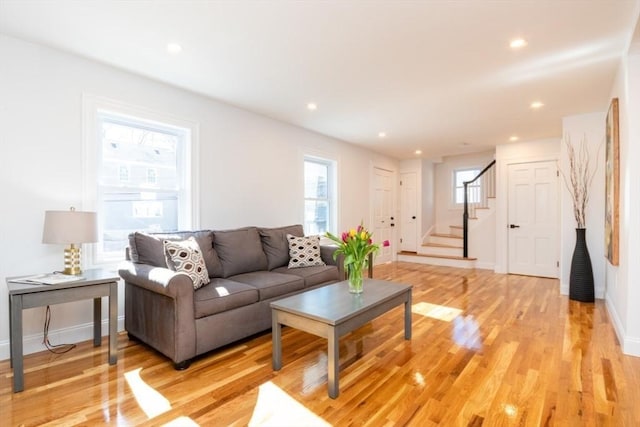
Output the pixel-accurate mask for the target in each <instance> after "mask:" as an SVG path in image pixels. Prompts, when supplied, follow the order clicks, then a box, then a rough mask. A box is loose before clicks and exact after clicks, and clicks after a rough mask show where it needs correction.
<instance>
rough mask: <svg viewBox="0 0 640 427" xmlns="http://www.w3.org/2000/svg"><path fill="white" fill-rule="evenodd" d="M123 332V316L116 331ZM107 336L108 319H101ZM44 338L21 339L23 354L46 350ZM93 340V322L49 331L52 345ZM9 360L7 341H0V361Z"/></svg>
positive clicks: (36, 335) (104, 334) (29, 336)
mask: <svg viewBox="0 0 640 427" xmlns="http://www.w3.org/2000/svg"><path fill="white" fill-rule="evenodd" d="M123 330H124V316H119V317H118V331H123ZM107 335H109V322H108V319H102V336H103V337H104V336H107ZM43 338H44V336H43V334H41V333H38V334H33V335H28V336H24V337H22V349H23V351H22V352H23V354H25V355H26V354H31V353H37V352H39V351H44V350H46V349H47V348H46V347H45V346H44V344H43V343H42V340H43ZM91 339H93V322H89V323H84V324H82V325H75V326H72V327H69V328H62V329H56V330H54V331H51V330H50V331H49V341H51V343H53V344H75V343H78V342H82V341H88V340H91ZM9 358H10V345H9V340H4V341H0V360H8V359H9Z"/></svg>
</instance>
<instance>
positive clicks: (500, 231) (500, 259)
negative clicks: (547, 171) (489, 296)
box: [495, 138, 560, 273]
mask: <svg viewBox="0 0 640 427" xmlns="http://www.w3.org/2000/svg"><path fill="white" fill-rule="evenodd" d="M559 150H560V143H559V139H556V138H552V139H543V140H536V141H527V142H518V143H510V144H503V145H498V146H497V147H496V222H495V227H496V228H495V231H496V234H495V236H496V243H495V244H496V260H495V272H496V273H507V271H508V259H509V257H508V255H509V253H508V250H509V234H508V231H507V224H508V194H509V187H508V181H509V180H508V176H507V173H508V166H509V164H512V163H524V162H538V161H553V160H557V159H558V158H559V155H560V154H559Z"/></svg>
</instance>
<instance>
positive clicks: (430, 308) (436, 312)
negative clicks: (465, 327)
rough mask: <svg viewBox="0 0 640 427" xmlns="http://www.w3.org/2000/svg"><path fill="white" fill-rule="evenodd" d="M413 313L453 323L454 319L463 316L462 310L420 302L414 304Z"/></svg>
mask: <svg viewBox="0 0 640 427" xmlns="http://www.w3.org/2000/svg"><path fill="white" fill-rule="evenodd" d="M411 311H412V312H413V313H415V314H420V315H422V316H426V317H431V318H433V319H438V320H443V321H445V322H451V321H452V320H453V319H455V318H456V317H458V316H459V315H460V314H462V310H460V309H458V308H453V307H447V306H444V305H437V304H430V303H428V302H419V303H417V304H413V307H411Z"/></svg>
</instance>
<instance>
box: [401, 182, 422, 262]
mask: <svg viewBox="0 0 640 427" xmlns="http://www.w3.org/2000/svg"><path fill="white" fill-rule="evenodd" d="M417 187H418V185H417V174H416V173H415V172H407V173H403V174H401V175H400V250H401V251H408V252H417V251H418V226H417V224H418V222H417V218H418V208H417V204H418V192H417V191H418V189H417Z"/></svg>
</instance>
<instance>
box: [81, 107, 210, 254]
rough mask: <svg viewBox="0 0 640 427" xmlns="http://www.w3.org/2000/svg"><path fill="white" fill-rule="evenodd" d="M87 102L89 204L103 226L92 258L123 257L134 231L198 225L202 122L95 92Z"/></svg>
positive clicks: (91, 250) (86, 182)
mask: <svg viewBox="0 0 640 427" xmlns="http://www.w3.org/2000/svg"><path fill="white" fill-rule="evenodd" d="M83 104H84V107H83V108H84V116H83V117H84V123H83V134H84V167H83V170H84V173H83V182H84V189H83V200H84V201H83V209H85V210H93V211H97V212H98V227H99V242H98V243H96V244H95V245H92V247H90V248H89V250H88V251H87V252H86V256H87V258H88V259H87V260H86V264H85V265H96V264H104V263H112V262H116V261H119V260H121V259H123V257H124V249H125V247H126V246H128V235H129V233H131V232H133V231H146V232H162V231H167V232H169V231H175V230H179V229H182V230H184V229H193V227H197V226H198V221H197V220H198V217H197V212H198V209H197V205H196V202H197V199H196V198H194V197H193V194H195V193H196V192H197V176H198V175H197V169H196V167H197V164H192V161H191V159H193V158H197V135H198V125H197V123H195V122H190V121H186V120H181V119H176V118H174V117H170V116H168V115H165V114H162V113H156V112H152V111H149V110H147V109H144V108H140V107H135V106H131V105H127V104H124V103H121V102H118V101H113V100H109V99H106V98H102V97H96V96H93V95H84V96H83Z"/></svg>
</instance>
